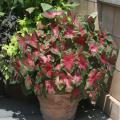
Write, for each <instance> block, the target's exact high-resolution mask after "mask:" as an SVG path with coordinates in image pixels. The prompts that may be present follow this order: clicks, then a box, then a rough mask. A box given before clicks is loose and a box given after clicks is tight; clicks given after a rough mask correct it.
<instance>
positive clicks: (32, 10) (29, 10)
mask: <svg viewBox="0 0 120 120" xmlns="http://www.w3.org/2000/svg"><path fill="white" fill-rule="evenodd" d="M34 10H35V7H29V8H27V9H26V11H27V12H28V13H29V14H31V13H33V12H34Z"/></svg>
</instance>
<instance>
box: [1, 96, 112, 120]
mask: <svg viewBox="0 0 120 120" xmlns="http://www.w3.org/2000/svg"><path fill="white" fill-rule="evenodd" d="M0 120H43V119H42V115H41V113H40V111H39V105H38V102H37V99H36V100H34V101H20V100H16V99H13V98H5V97H2V98H0ZM75 120H111V119H110V118H109V117H108V116H107V115H105V114H104V113H103V112H102V111H101V110H99V109H98V108H96V107H93V106H91V105H90V104H88V103H87V102H83V103H82V102H81V103H80V105H79V107H78V110H77V114H76V119H75Z"/></svg>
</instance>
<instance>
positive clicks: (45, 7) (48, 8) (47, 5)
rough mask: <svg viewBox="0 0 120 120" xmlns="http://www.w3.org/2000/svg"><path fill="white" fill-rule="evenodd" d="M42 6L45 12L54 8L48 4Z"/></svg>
mask: <svg viewBox="0 0 120 120" xmlns="http://www.w3.org/2000/svg"><path fill="white" fill-rule="evenodd" d="M41 6H42V9H43V11H44V12H45V11H48V10H50V9H51V8H52V7H53V6H52V5H50V4H47V3H41Z"/></svg>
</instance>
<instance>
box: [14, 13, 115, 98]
mask: <svg viewBox="0 0 120 120" xmlns="http://www.w3.org/2000/svg"><path fill="white" fill-rule="evenodd" d="M42 16H43V17H44V18H45V19H48V21H50V22H46V24H43V23H41V24H39V27H37V29H36V31H34V32H33V33H32V34H26V35H24V36H22V34H18V45H19V54H17V56H16V59H15V61H14V62H13V66H14V68H15V71H16V75H17V77H18V76H21V77H23V78H24V80H23V81H22V82H24V84H25V86H26V88H27V89H28V90H30V91H34V92H35V93H36V94H42V95H43V94H44V95H46V94H65V93H73V94H72V95H74V96H77V95H79V94H81V95H83V96H84V95H88V96H90V97H92V98H93V99H95V96H96V94H98V92H100V90H101V89H103V88H104V86H105V83H106V80H108V79H109V78H110V75H111V71H112V67H113V66H112V65H111V61H110V60H111V59H112V57H113V53H114V48H113V42H112V39H111V37H110V36H109V35H108V34H106V33H101V32H99V31H95V30H94V27H92V26H94V19H93V18H92V17H90V16H89V17H88V18H87V20H86V21H85V20H84V21H82V20H81V21H80V20H79V19H78V18H77V17H76V16H74V15H73V14H71V13H70V12H69V13H66V12H65V13H64V12H63V11H59V12H58V11H54V12H53V11H51V12H44V14H42Z"/></svg>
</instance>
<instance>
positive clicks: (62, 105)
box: [38, 94, 80, 120]
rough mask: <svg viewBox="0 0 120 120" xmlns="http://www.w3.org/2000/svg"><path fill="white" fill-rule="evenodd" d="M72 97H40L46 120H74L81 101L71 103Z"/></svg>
mask: <svg viewBox="0 0 120 120" xmlns="http://www.w3.org/2000/svg"><path fill="white" fill-rule="evenodd" d="M70 97H71V95H69V94H67V95H47V98H45V97H44V96H38V100H39V103H40V110H41V113H42V115H43V118H44V120H74V117H75V113H76V110H77V106H78V104H79V101H80V99H79V100H78V99H77V100H72V101H70Z"/></svg>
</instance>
